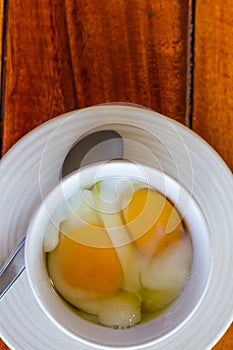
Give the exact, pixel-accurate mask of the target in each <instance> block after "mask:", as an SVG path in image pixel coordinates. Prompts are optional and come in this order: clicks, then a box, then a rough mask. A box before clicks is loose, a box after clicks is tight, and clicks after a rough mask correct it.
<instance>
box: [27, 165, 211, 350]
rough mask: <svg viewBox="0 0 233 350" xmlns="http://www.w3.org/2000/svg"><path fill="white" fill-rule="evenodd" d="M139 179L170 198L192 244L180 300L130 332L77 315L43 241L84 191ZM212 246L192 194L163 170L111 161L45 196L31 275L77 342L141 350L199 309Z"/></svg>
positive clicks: (35, 224)
mask: <svg viewBox="0 0 233 350" xmlns="http://www.w3.org/2000/svg"><path fill="white" fill-rule="evenodd" d="M109 177H110V178H113V177H118V178H126V179H135V180H139V181H142V182H145V183H148V184H149V185H151V186H153V187H155V188H156V189H158V190H159V191H160V192H162V193H163V194H164V195H166V196H168V197H169V198H170V199H171V200H172V202H173V203H174V204H175V205H176V207H177V208H178V210H179V212H180V213H181V215H183V216H184V218H185V221H186V222H187V224H188V226H189V228H190V232H191V239H192V245H193V265H192V271H191V275H190V278H189V280H188V282H187V284H186V286H185V289H184V291H183V293H182V294H181V296H180V297H179V298H178V299H177V300H176V301H175V302H174V303H173V304H172V305H171V306H170V307H169V308H168V309H167V310H166V311H164V312H163V313H162V314H161V315H159V316H157V317H156V318H154V319H153V320H151V321H148V322H145V323H142V324H138V325H135V326H134V327H132V328H130V329H125V330H114V329H111V328H107V327H103V326H101V325H97V324H94V323H91V322H88V321H86V320H84V319H82V318H81V317H79V316H77V315H76V314H75V313H73V312H72V311H71V310H70V309H69V308H68V307H66V306H65V304H64V302H62V301H61V300H60V298H59V297H57V295H56V293H55V292H54V290H53V288H52V287H51V284H50V282H49V279H48V275H47V272H46V269H45V266H44V261H43V239H44V235H45V232H46V229H47V226H48V224H49V222H50V220H51V219H52V220H55V221H56V220H57V216H58V217H59V215H57V208H59V207H60V206H61V205H63V203H66V200H67V199H68V198H69V197H70V196H71V195H72V194H74V193H75V192H76V191H77V190H78V189H79V188H80V187H81V188H82V187H83V186H85V185H87V184H90V183H94V182H96V181H98V180H100V179H105V178H109ZM211 260H212V257H211V243H210V235H209V230H208V225H207V223H206V220H205V217H204V214H203V213H202V211H201V209H200V207H199V206H198V204H197V202H196V200H195V198H193V196H192V193H190V192H189V191H188V190H187V189H185V188H184V187H183V186H182V184H180V183H178V182H177V181H176V180H175V179H174V178H172V177H171V176H169V175H167V174H166V173H164V172H162V171H161V170H160V169H156V168H152V167H149V166H146V165H141V164H136V163H131V162H128V161H109V162H104V163H100V164H94V165H90V166H87V167H84V168H81V169H80V170H78V171H77V172H75V173H73V174H71V175H69V176H68V177H67V178H65V179H64V180H62V181H61V182H60V183H59V185H58V186H57V187H56V188H54V189H53V190H52V192H51V193H50V194H49V195H48V196H47V197H46V198H45V200H44V201H43V203H42V204H41V205H40V207H39V209H38V210H37V211H36V213H35V215H34V217H33V218H32V220H31V223H30V225H29V228H28V232H27V238H26V248H25V261H26V272H27V277H28V280H29V283H30V286H31V289H32V292H33V294H34V296H35V298H36V300H37V301H38V303H39V305H40V307H41V308H42V309H43V311H44V312H45V313H46V315H47V316H48V317H49V318H50V320H51V321H52V322H53V323H54V324H55V325H56V326H57V327H59V328H60V329H61V330H62V331H64V332H65V333H67V334H68V335H69V336H71V337H72V338H74V339H76V340H77V341H79V342H83V343H85V344H87V345H89V346H92V347H96V348H101V349H109V348H127V349H143V348H144V347H145V346H147V345H149V344H150V345H156V344H157V343H159V342H160V341H161V340H162V339H164V338H165V337H166V338H168V337H169V336H170V335H171V334H173V333H174V332H175V331H176V330H177V329H178V328H179V327H183V326H184V325H185V323H186V322H188V320H189V319H190V318H191V317H192V315H193V313H195V310H196V309H197V308H198V306H199V304H200V302H201V300H202V298H203V297H204V295H205V291H206V289H207V286H208V281H209V276H210V272H211Z"/></svg>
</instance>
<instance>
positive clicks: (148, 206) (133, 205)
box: [123, 189, 184, 255]
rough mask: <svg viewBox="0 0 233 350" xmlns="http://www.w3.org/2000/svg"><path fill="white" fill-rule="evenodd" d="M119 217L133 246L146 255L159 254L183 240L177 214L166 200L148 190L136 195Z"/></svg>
mask: <svg viewBox="0 0 233 350" xmlns="http://www.w3.org/2000/svg"><path fill="white" fill-rule="evenodd" d="M123 216H124V219H125V222H126V224H127V226H128V227H129V229H130V232H131V234H132V239H133V240H134V241H135V244H136V245H137V247H138V248H140V250H141V251H142V252H144V253H146V254H150V255H156V254H159V253H160V252H162V251H163V250H164V249H166V247H168V246H169V245H171V244H172V243H174V242H176V241H178V240H180V239H182V238H183V237H184V228H183V225H182V221H181V218H180V216H179V214H178V212H177V210H176V209H175V207H174V206H173V205H172V204H171V202H170V201H169V200H167V199H166V197H164V196H163V195H162V194H160V193H159V192H156V191H153V190H152V189H141V190H138V191H136V192H135V193H134V194H133V196H132V198H131V201H130V203H129V205H128V206H127V208H125V209H124V210H123Z"/></svg>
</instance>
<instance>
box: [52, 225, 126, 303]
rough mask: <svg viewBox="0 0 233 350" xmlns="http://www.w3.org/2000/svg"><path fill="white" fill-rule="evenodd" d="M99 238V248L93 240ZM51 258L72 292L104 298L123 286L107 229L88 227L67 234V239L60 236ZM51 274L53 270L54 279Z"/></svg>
mask: <svg viewBox="0 0 233 350" xmlns="http://www.w3.org/2000/svg"><path fill="white" fill-rule="evenodd" d="M97 235H98V237H99V238H100V239H99V240H98V246H97V245H95V243H94V240H93V237H97ZM80 237H81V239H80ZM83 237H86V240H85V241H84V240H83V239H82V238H83ZM100 242H101V244H102V247H101V244H100ZM49 259H56V269H58V270H59V271H60V275H61V278H62V280H63V281H64V283H66V284H68V285H69V287H71V288H72V289H73V290H79V291H84V292H85V293H88V294H89V295H90V296H94V297H100V298H101V297H109V296H112V295H115V294H116V293H117V292H118V290H119V288H120V287H121V285H122V282H123V272H122V268H121V264H120V261H119V258H118V255H117V253H116V250H115V248H113V246H112V244H111V242H110V239H109V237H108V234H107V232H106V231H105V229H104V228H100V227H96V226H92V225H86V226H82V227H78V228H76V229H73V231H72V232H68V236H66V235H63V234H60V240H59V244H58V246H57V247H56V249H55V250H54V251H52V252H51V253H49ZM53 261H54V260H53ZM52 275H53V273H52V271H50V276H51V278H53V276H52ZM55 284H56V283H55Z"/></svg>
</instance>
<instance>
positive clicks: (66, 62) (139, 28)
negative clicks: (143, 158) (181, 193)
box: [0, 0, 233, 350]
mask: <svg viewBox="0 0 233 350" xmlns="http://www.w3.org/2000/svg"><path fill="white" fill-rule="evenodd" d="M194 3H195V4H194ZM4 4H5V8H4V9H3V0H1V5H0V9H1V11H0V15H1V20H2V22H3V24H4V26H3V32H2V33H1V35H2V38H3V43H4V46H3V55H2V62H3V64H2V67H3V72H2V73H3V75H2V76H3V79H2V90H1V96H2V104H1V111H2V113H1V115H2V123H3V131H2V154H4V153H6V152H7V150H9V149H10V147H11V146H12V145H13V144H14V143H15V142H16V141H17V140H19V139H20V138H21V137H22V136H23V135H25V134H26V133H27V132H29V131H30V130H31V129H33V128H34V127H36V126H37V125H40V124H41V123H42V122H44V121H46V120H48V119H50V118H53V117H55V116H57V115H59V114H62V113H63V112H66V111H69V110H73V109H77V108H82V107H86V106H90V105H94V104H98V103H104V102H112V101H123V102H132V103H138V104H142V105H145V106H148V107H150V108H152V109H154V110H156V111H158V112H161V113H163V114H165V115H168V116H170V117H172V118H174V119H176V120H178V121H179V122H181V123H184V124H186V125H187V126H188V127H190V128H192V129H193V130H194V131H196V132H197V133H198V134H199V135H201V136H202V137H203V138H204V139H205V140H207V142H209V143H210V144H211V145H212V146H213V147H214V148H215V149H216V151H217V152H219V154H220V155H221V156H222V158H223V159H224V160H225V162H226V163H227V164H228V166H229V167H230V169H231V170H233V155H232V139H233V59H232V57H233V44H232V43H233V20H232V18H233V6H232V1H231V0H225V1H221V0H215V1H214V2H213V1H211V0H205V1H202V0H196V1H195V2H192V1H191V0H167V1H164V0H66V1H65V0H56V1H53V0H40V1H34V0H24V1H21V0H11V1H4ZM3 14H4V16H3ZM3 18H4V20H3ZM0 39H1V37H0ZM0 317H1V316H0ZM232 347H233V326H232V327H230V329H229V330H228V331H227V333H226V334H225V335H224V337H223V338H222V339H221V340H220V341H219V343H218V344H217V345H216V346H215V347H214V349H216V350H227V349H229V350H230V349H231V348H232ZM0 349H8V348H7V346H6V345H5V344H4V343H3V342H1V341H0ZM27 350H31V349H27ZM200 350H202V349H200Z"/></svg>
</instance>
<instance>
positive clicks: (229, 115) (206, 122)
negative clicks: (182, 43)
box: [193, 0, 233, 346]
mask: <svg viewBox="0 0 233 350" xmlns="http://www.w3.org/2000/svg"><path fill="white" fill-rule="evenodd" d="M195 23H196V25H195V51H194V54H195V56H194V105H193V129H194V130H195V131H196V132H197V133H198V134H199V135H201V136H202V137H203V138H204V139H206V140H207V141H208V142H209V143H210V144H211V145H212V146H213V147H214V148H215V150H216V151H217V152H219V154H220V155H221V156H222V157H223V159H224V160H225V161H226V163H227V164H228V166H229V167H230V168H231V170H233V152H232V146H233V93H232V92H233V59H232V57H233V45H232V42H233V6H232V1H231V0H226V1H220V0H216V1H214V3H213V1H211V0H205V1H202V0H196V13H195ZM232 346H233V343H232Z"/></svg>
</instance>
